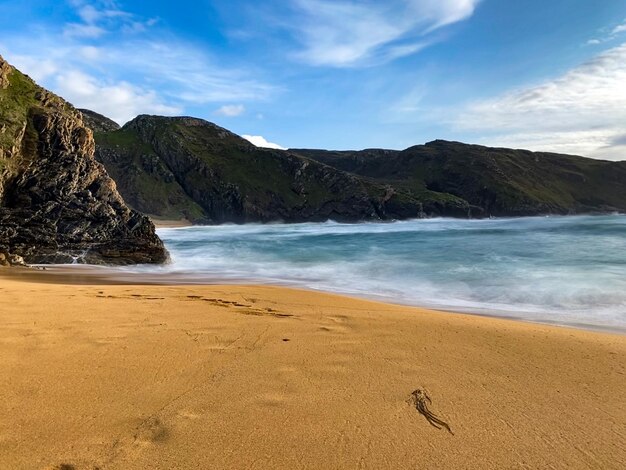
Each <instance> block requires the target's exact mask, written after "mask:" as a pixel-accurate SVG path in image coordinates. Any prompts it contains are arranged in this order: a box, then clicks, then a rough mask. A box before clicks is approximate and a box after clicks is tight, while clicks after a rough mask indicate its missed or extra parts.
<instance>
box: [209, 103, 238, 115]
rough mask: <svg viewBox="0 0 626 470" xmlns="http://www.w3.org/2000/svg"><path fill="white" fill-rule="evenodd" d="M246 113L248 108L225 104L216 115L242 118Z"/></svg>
mask: <svg viewBox="0 0 626 470" xmlns="http://www.w3.org/2000/svg"><path fill="white" fill-rule="evenodd" d="M245 111H246V107H245V106H244V105H242V104H225V105H224V106H222V107H220V108H219V109H218V110H217V111H215V114H218V115H220V116H226V117H237V116H241V115H242V114H243V113H244V112H245Z"/></svg>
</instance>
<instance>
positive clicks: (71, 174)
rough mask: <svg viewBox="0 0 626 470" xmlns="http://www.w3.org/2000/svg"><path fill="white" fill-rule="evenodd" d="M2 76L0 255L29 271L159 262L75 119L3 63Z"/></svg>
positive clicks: (141, 222)
mask: <svg viewBox="0 0 626 470" xmlns="http://www.w3.org/2000/svg"><path fill="white" fill-rule="evenodd" d="M0 70H2V71H3V72H2V73H1V74H0V75H2V76H3V77H4V79H3V83H4V81H6V82H7V85H6V86H5V87H4V88H2V89H0V116H1V117H2V121H3V124H4V126H6V129H5V131H4V132H3V133H2V134H0V251H2V252H4V253H11V254H12V255H15V256H21V257H23V259H24V261H25V262H26V263H29V264H32V263H56V262H75V261H78V262H88V263H95V264H104V263H111V264H132V263H161V262H164V261H165V260H166V259H167V252H166V251H165V248H164V247H163V244H162V242H161V240H159V238H158V237H157V236H156V234H155V232H154V225H153V224H152V223H151V222H150V220H149V219H148V218H147V217H145V216H143V215H141V214H139V213H137V212H135V211H133V210H131V209H129V208H128V207H127V206H126V204H125V203H124V201H123V199H122V197H121V196H120V195H119V193H118V192H117V190H116V187H115V183H114V182H113V180H111V178H110V177H109V176H108V174H107V172H106V170H105V168H104V167H103V166H102V165H101V164H100V163H98V162H97V161H96V160H95V159H94V158H93V153H94V148H95V144H94V140H93V136H92V132H91V130H89V129H87V128H86V127H85V126H84V124H83V121H82V115H81V113H80V112H78V111H77V110H76V109H74V108H73V107H72V106H71V105H70V104H69V103H67V102H65V101H63V100H62V99H61V98H59V97H58V96H56V95H54V94H53V93H50V92H48V91H47V90H44V89H42V88H40V87H38V86H37V85H36V84H35V83H34V82H33V81H32V80H31V79H30V78H28V77H26V76H25V75H23V74H22V73H20V72H19V71H17V70H15V69H13V68H12V67H10V66H9V65H8V64H7V63H6V62H5V61H4V60H3V59H2V58H1V57H0ZM8 259H9V261H11V258H8ZM15 259H16V260H17V258H15Z"/></svg>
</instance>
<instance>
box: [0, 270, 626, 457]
mask: <svg viewBox="0 0 626 470" xmlns="http://www.w3.org/2000/svg"><path fill="white" fill-rule="evenodd" d="M0 296H2V299H3V307H2V312H3V321H4V324H5V328H3V329H2V331H0V357H2V358H3V360H2V361H0V394H1V395H2V396H3V397H4V400H2V401H1V402H0V443H1V444H2V447H1V449H2V451H0V467H3V468H5V467H6V468H54V466H57V467H58V466H60V465H73V466H74V467H75V468H77V469H82V468H93V467H94V466H97V467H100V468H106V469H116V468H120V469H122V468H124V469H134V468H137V469H139V468H147V467H149V468H210V467H212V466H215V465H216V464H217V463H219V466H222V467H224V468H256V467H258V468H268V467H272V468H314V467H315V468H317V467H324V468H346V467H349V468H352V467H355V468H356V467H359V466H360V467H364V468H408V467H410V468H415V467H418V468H443V467H447V468H470V469H472V468H476V469H491V468H493V469H495V468H528V467H529V468H545V467H554V468H581V469H582V468H606V469H612V468H615V469H617V468H620V466H621V464H622V463H623V461H624V459H626V432H625V431H624V428H623V423H624V422H626V406H625V405H626V402H625V400H624V396H623V393H622V391H623V387H624V386H625V385H626V375H625V374H626V371H625V370H624V369H625V364H626V337H624V336H620V335H614V334H603V333H595V332H590V331H585V330H576V329H570V328H558V327H553V326H546V325H538V324H531V323H525V322H518V321H510V320H503V319H497V318H489V317H480V316H471V315H465V314H458V313H447V314H443V313H441V312H438V311H432V310H428V309H422V308H414V307H403V306H398V305H391V304H386V303H380V302H373V301H366V300H360V299H354V298H349V297H345V296H340V295H334V294H325V293H320V292H313V291H307V290H300V289H291V288H286V287H274V286H239V285H237V286H235V285H212V286H181V285H175V286H154V285H153V286H145V285H71V284H50V283H48V284H46V283H36V282H32V281H28V280H24V279H8V278H6V277H4V278H3V279H2V281H0ZM416 389H425V390H426V391H427V392H428V394H429V396H430V397H431V398H432V404H431V405H430V409H431V410H432V411H433V412H434V413H436V414H437V415H438V416H439V417H441V419H443V420H444V421H446V422H447V423H449V425H450V427H451V429H452V431H453V432H454V435H452V434H450V433H448V432H447V431H445V430H439V429H436V428H434V427H432V426H431V425H429V424H428V422H427V421H426V419H425V418H424V417H423V416H422V415H420V414H419V413H418V412H417V410H416V409H415V407H414V406H412V405H411V404H410V397H411V392H412V391H413V390H416Z"/></svg>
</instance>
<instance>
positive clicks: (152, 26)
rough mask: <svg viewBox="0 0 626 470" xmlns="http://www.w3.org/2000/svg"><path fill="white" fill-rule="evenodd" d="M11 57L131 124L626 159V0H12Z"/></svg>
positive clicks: (265, 138) (279, 139) (320, 142)
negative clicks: (180, 123) (208, 124)
mask: <svg viewBox="0 0 626 470" xmlns="http://www.w3.org/2000/svg"><path fill="white" fill-rule="evenodd" d="M0 55H2V56H4V58H5V59H7V60H8V61H9V62H10V63H12V64H13V65H15V66H16V67H18V68H19V69H20V70H22V71H23V72H25V73H27V74H29V75H30V76H31V77H33V78H34V79H35V80H36V81H37V82H38V83H40V84H41V85H42V86H45V87H46V88H49V89H51V90H52V91H54V92H56V93H57V94H59V95H61V96H63V97H64V98H65V99H67V100H68V101H70V102H71V103H72V104H74V105H75V106H77V107H84V108H89V109H92V110H94V111H97V112H99V113H102V114H104V115H106V116H108V117H110V118H112V119H114V120H115V121H117V122H118V123H120V124H123V123H125V122H127V121H128V120H130V119H132V118H133V117H135V116H136V115H138V114H160V115H190V116H196V117H200V118H204V119H207V120H209V121H212V122H215V123H217V124H219V125H221V126H223V127H226V128H228V129H230V130H232V131H233V132H236V133H238V134H240V135H244V136H246V137H247V138H248V139H250V140H251V141H252V142H254V143H256V144H257V145H262V146H277V147H284V148H298V147H299V148H328V149H362V148H372V147H382V148H391V149H403V148H406V147H409V146H412V145H416V144H421V143H424V142H428V141H431V140H434V139H447V140H458V141H463V142H468V143H478V144H484V145H491V146H503V147H513V148H527V149H531V150H542V151H553V152H561V153H572V154H579V155H584V156H589V157H593V158H602V159H608V160H626V1H624V0H548V1H546V0H386V1H384V2H383V1H379V0H378V1H376V0H334V1H332V0H265V1H262V2H260V1H252V0H230V1H226V0H196V1H190V0H176V1H171V0H170V1H164V0H152V1H150V2H145V1H138V0H39V1H29V0H21V1H19V2H16V1H15V0H11V1H5V0H0Z"/></svg>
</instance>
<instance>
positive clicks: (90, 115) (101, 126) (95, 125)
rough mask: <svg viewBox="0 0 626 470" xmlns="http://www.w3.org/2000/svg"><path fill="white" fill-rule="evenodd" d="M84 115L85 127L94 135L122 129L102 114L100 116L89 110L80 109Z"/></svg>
mask: <svg viewBox="0 0 626 470" xmlns="http://www.w3.org/2000/svg"><path fill="white" fill-rule="evenodd" d="M78 110H79V111H80V112H81V113H82V115H83V122H84V123H85V127H88V128H89V129H91V130H92V131H93V132H94V133H98V132H112V131H116V130H118V129H119V128H120V125H119V124H118V123H117V122H115V121H114V120H113V119H109V118H108V117H106V116H103V115H102V114H98V113H96V112H95V111H91V110H89V109H81V108H79V109H78Z"/></svg>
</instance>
